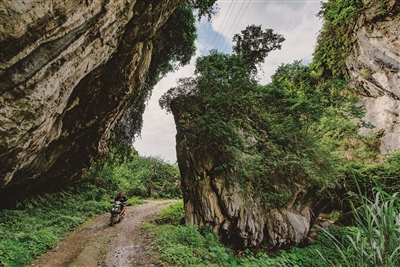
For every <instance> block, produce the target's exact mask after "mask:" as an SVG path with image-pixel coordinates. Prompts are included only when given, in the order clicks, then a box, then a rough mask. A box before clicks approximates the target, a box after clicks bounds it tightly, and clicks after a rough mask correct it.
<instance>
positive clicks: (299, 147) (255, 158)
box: [159, 25, 354, 205]
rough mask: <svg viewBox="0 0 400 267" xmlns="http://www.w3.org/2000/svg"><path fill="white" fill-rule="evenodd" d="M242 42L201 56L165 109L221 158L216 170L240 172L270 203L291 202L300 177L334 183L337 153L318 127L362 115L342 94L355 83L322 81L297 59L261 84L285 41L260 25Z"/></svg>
mask: <svg viewBox="0 0 400 267" xmlns="http://www.w3.org/2000/svg"><path fill="white" fill-rule="evenodd" d="M234 39H235V40H236V42H237V43H236V45H235V47H234V49H233V50H234V51H235V52H236V53H234V54H232V55H227V54H223V53H219V52H217V51H211V53H210V55H208V56H203V57H200V58H198V59H197V61H196V71H195V73H196V77H192V78H184V79H181V80H180V81H179V83H178V86H177V87H174V88H171V89H170V90H169V91H168V92H167V93H166V94H165V95H163V96H162V98H161V99H160V101H159V102H160V105H161V107H162V108H165V109H166V110H167V111H174V113H175V115H178V116H179V121H178V122H177V123H178V124H179V127H181V128H182V133H183V134H184V135H185V137H186V139H187V142H188V144H189V145H191V146H193V148H194V149H204V150H206V151H207V152H208V153H209V154H211V155H213V153H214V154H215V156H216V157H215V158H218V159H219V160H220V162H219V164H218V165H219V166H218V167H216V168H215V170H214V171H227V172H230V170H232V169H235V171H234V173H235V175H234V176H235V177H234V178H236V179H237V181H239V182H240V183H245V184H246V186H245V187H244V188H251V186H253V187H254V188H258V189H260V190H257V192H258V193H260V194H265V195H264V199H265V200H266V202H265V204H267V205H268V204H269V203H273V204H283V203H285V201H286V200H287V197H288V196H289V195H290V192H291V190H290V188H289V187H290V186H291V185H293V183H294V182H299V181H303V182H304V181H307V182H306V183H308V184H311V185H318V187H319V188H321V187H322V185H331V184H332V182H334V180H335V179H336V176H335V175H334V173H335V169H334V165H333V163H334V162H333V161H334V158H333V157H332V155H331V153H330V152H331V147H330V146H327V145H326V143H324V142H323V140H322V139H321V138H320V137H321V135H322V134H324V133H323V130H321V129H319V128H318V125H319V123H320V121H321V120H322V119H323V118H325V117H327V116H329V117H331V118H333V117H337V116H342V117H343V114H348V115H350V114H353V115H354V112H353V113H352V112H350V111H349V110H348V109H347V108H349V107H351V106H352V102H351V101H349V99H348V98H347V97H345V96H342V95H341V94H340V93H341V92H342V91H343V90H345V89H344V88H346V85H347V84H346V83H345V82H344V81H342V80H335V79H332V80H329V81H324V82H321V81H320V79H319V76H318V75H316V74H315V73H314V72H313V71H312V69H310V67H308V66H305V65H303V64H302V63H301V62H294V63H292V64H285V65H282V66H280V67H279V68H278V69H277V71H276V73H275V74H274V75H273V76H272V82H271V83H270V84H268V85H266V86H261V85H259V84H257V67H256V66H257V64H258V63H261V62H263V60H264V58H265V56H267V55H268V53H269V52H271V51H272V50H275V49H279V48H280V43H281V42H283V40H284V38H283V37H282V36H281V35H279V34H274V33H273V32H272V30H270V29H268V30H265V31H262V30H261V27H259V26H254V25H253V26H249V27H247V29H246V30H244V31H242V34H241V35H235V38H234ZM339 107H340V109H341V111H340V112H337V113H333V112H331V113H328V110H329V108H336V109H338V108H339ZM216 148H218V149H216ZM276 183H279V186H278V187H274V186H273V185H274V184H276Z"/></svg>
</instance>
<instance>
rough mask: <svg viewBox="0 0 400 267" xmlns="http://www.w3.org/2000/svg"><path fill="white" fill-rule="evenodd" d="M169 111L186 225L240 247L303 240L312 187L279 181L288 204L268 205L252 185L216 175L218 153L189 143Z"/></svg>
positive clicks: (311, 201)
mask: <svg viewBox="0 0 400 267" xmlns="http://www.w3.org/2000/svg"><path fill="white" fill-rule="evenodd" d="M173 112H174V117H175V123H176V124H177V145H176V149H177V158H178V164H179V168H180V172H181V177H182V183H181V185H182V190H183V198H184V207H185V222H186V223H191V224H195V225H198V226H208V227H210V228H212V229H213V230H214V232H215V233H217V234H218V236H219V237H220V239H221V240H223V241H224V242H229V243H233V244H235V245H236V246H237V247H238V248H244V247H255V246H258V245H260V244H261V243H266V244H268V245H269V246H271V247H282V246H286V245H296V244H300V243H302V242H304V241H305V240H306V238H307V234H308V232H309V229H310V224H311V221H312V220H313V219H312V216H311V214H312V211H311V207H313V198H310V195H312V196H314V194H315V188H312V187H311V186H307V185H302V184H301V183H299V184H292V185H291V186H287V185H286V184H284V183H285V182H286V181H285V179H284V178H282V179H280V180H281V181H280V182H277V183H276V186H277V187H279V186H285V187H286V186H287V187H286V188H287V190H288V191H289V192H287V194H288V195H289V196H290V197H289V198H288V199H289V201H287V203H286V204H285V205H286V206H285V207H284V208H282V207H280V208H278V207H273V206H272V207H271V206H269V203H264V202H263V200H262V199H261V198H260V194H259V193H260V192H259V190H260V189H258V188H256V187H253V185H252V184H251V182H249V181H247V182H248V183H247V184H246V185H245V186H246V188H243V187H242V186H241V185H240V184H239V183H237V182H234V181H232V177H231V175H229V174H226V173H220V172H218V171H216V167H217V166H219V165H220V162H219V157H218V148H215V149H210V150H204V149H199V148H197V147H196V145H195V144H194V145H193V146H192V145H191V144H190V143H188V142H187V139H186V137H185V134H184V132H185V130H184V129H182V128H181V125H180V124H179V118H180V115H179V111H177V110H175V109H173ZM266 179H268V178H266ZM244 192H246V193H244ZM265 193H267V192H263V194H265Z"/></svg>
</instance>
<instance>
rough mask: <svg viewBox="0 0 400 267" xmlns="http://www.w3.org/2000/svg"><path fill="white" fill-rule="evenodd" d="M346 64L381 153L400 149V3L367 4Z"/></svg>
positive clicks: (363, 130)
mask: <svg viewBox="0 0 400 267" xmlns="http://www.w3.org/2000/svg"><path fill="white" fill-rule="evenodd" d="M363 3H364V5H365V6H366V7H368V8H366V9H365V10H364V11H363V12H362V14H361V16H359V17H358V18H357V20H356V24H355V28H354V30H353V38H354V39H353V46H352V49H351V51H352V52H351V55H350V57H349V59H348V60H347V62H346V65H347V68H348V73H349V75H350V77H351V79H352V86H353V87H354V89H355V90H357V92H358V93H359V94H360V95H361V99H360V100H361V101H360V105H361V106H363V107H365V111H366V116H365V118H364V119H365V120H366V121H368V122H371V123H372V124H373V125H374V126H375V127H376V128H374V129H373V130H372V131H371V130H368V129H362V130H361V133H363V134H364V133H366V134H370V133H375V134H378V136H379V137H380V140H381V144H380V151H381V153H391V152H393V151H395V150H396V149H399V148H400V120H399V114H400V39H399V36H400V16H399V12H400V1H398V0H396V1H395V0H391V1H382V3H379V1H371V0H364V1H363Z"/></svg>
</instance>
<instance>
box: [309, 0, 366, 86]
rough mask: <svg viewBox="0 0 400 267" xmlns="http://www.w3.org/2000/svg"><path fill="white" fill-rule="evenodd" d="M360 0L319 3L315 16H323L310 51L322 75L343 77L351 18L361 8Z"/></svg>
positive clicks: (345, 75) (352, 22) (352, 28)
mask: <svg viewBox="0 0 400 267" xmlns="http://www.w3.org/2000/svg"><path fill="white" fill-rule="evenodd" d="M363 8H364V4H363V1H362V0H337V1H328V2H324V3H322V8H321V11H320V12H319V13H318V16H319V17H320V18H322V19H323V20H324V24H323V27H322V30H321V32H320V34H319V36H318V39H317V47H316V48H315V51H314V59H313V64H314V68H315V69H316V70H317V71H318V72H319V73H321V74H322V76H323V77H338V78H345V77H347V74H346V73H347V71H346V64H345V62H346V60H347V58H348V56H349V54H350V48H351V46H352V43H353V41H354V40H353V36H352V33H353V30H354V26H355V18H357V15H359V14H360V12H361V11H362V10H363Z"/></svg>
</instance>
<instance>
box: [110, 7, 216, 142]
mask: <svg viewBox="0 0 400 267" xmlns="http://www.w3.org/2000/svg"><path fill="white" fill-rule="evenodd" d="M215 2H216V0H207V1H204V0H182V1H181V3H180V5H179V6H178V8H177V9H176V10H175V11H174V12H173V13H172V14H171V16H170V17H169V19H168V21H167V22H166V24H165V25H163V27H162V28H161V29H160V30H159V32H158V33H157V38H155V43H154V51H153V54H152V57H151V64H150V68H149V70H148V72H147V75H146V81H145V85H144V88H143V89H142V90H141V91H140V95H139V96H138V97H137V98H136V99H135V100H134V102H132V103H131V106H130V107H129V108H128V109H127V110H126V111H125V113H124V115H123V118H122V119H121V121H120V122H119V124H118V126H117V130H116V133H117V138H118V139H119V140H120V141H123V142H124V143H125V144H127V145H131V144H132V142H133V140H134V139H135V137H136V136H137V135H139V134H140V131H141V130H142V126H143V112H144V110H145V107H146V101H147V100H148V99H149V98H150V96H151V92H152V90H153V87H154V86H155V85H156V84H157V82H158V81H159V79H160V78H161V77H163V76H165V75H166V74H167V73H168V72H171V71H174V70H176V69H177V68H179V67H180V66H184V65H186V64H188V63H189V62H190V59H191V58H192V57H193V55H194V54H195V52H196V47H195V45H194V42H195V40H196V38H197V34H196V30H197V29H196V25H195V24H196V15H195V14H194V12H197V17H198V19H199V20H200V19H201V17H203V16H208V18H211V15H212V14H215V12H216V11H215V6H214V4H215Z"/></svg>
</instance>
